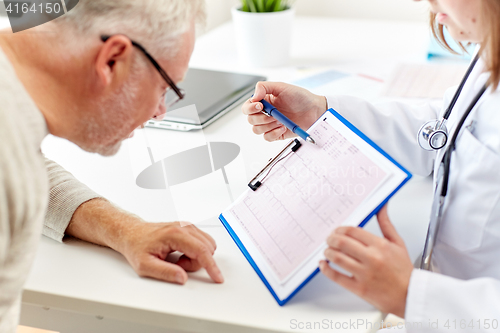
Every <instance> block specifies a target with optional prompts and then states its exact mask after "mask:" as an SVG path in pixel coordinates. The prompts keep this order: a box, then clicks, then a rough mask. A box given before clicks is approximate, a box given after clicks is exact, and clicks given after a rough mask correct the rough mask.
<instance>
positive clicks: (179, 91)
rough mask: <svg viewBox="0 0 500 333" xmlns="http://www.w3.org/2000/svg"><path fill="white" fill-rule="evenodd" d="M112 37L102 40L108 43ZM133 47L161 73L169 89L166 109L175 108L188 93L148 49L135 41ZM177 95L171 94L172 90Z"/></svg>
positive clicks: (105, 36) (166, 94) (102, 37)
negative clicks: (173, 79)
mask: <svg viewBox="0 0 500 333" xmlns="http://www.w3.org/2000/svg"><path fill="white" fill-rule="evenodd" d="M110 38H111V36H108V35H103V36H101V40H102V41H103V42H106V41H107V40H108V39H110ZM130 42H131V43H132V45H133V46H135V47H137V48H138V49H139V50H140V51H141V52H142V53H144V55H145V56H146V58H148V59H149V61H151V63H152V64H153V66H154V67H155V68H156V70H157V71H158V72H159V73H160V75H161V77H162V78H163V79H164V80H165V82H167V84H168V86H169V88H167V90H166V91H165V107H166V108H167V109H168V108H169V107H171V106H173V105H174V104H175V103H177V102H179V101H180V100H181V99H183V98H184V97H185V96H186V92H185V91H184V90H183V89H180V88H179V87H177V85H176V84H175V83H174V81H172V79H171V78H170V77H169V76H168V74H167V72H165V71H164V70H163V68H161V66H160V64H158V62H157V61H156V60H155V59H154V58H153V57H152V56H151V55H150V54H149V53H148V51H146V49H145V48H144V47H143V46H142V45H141V44H139V43H136V42H134V41H133V40H130ZM170 89H172V90H173V92H174V93H175V94H174V93H171V91H172V90H170Z"/></svg>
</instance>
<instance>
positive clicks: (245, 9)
mask: <svg viewBox="0 0 500 333" xmlns="http://www.w3.org/2000/svg"><path fill="white" fill-rule="evenodd" d="M241 10H242V11H243V12H249V11H250V9H249V8H248V2H247V0H241Z"/></svg>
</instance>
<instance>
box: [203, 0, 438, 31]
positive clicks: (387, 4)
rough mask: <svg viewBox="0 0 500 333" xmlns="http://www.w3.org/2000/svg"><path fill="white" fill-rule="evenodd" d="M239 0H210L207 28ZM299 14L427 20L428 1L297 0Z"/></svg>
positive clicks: (227, 15) (227, 14) (221, 20)
mask: <svg viewBox="0 0 500 333" xmlns="http://www.w3.org/2000/svg"><path fill="white" fill-rule="evenodd" d="M238 3H239V1H238V0H207V6H208V27H207V30H210V29H213V28H214V27H216V26H218V25H220V24H222V23H224V22H227V21H229V20H230V19H231V13H230V9H231V7H232V6H235V5H237V4H238ZM292 3H293V6H294V7H295V8H296V10H297V15H308V16H323V17H345V18H365V19H378V20H400V21H408V20H412V21H425V20H427V18H428V17H429V12H428V6H429V5H428V3H427V1H413V0H293V2H292Z"/></svg>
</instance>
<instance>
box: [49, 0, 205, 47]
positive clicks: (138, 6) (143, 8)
mask: <svg viewBox="0 0 500 333" xmlns="http://www.w3.org/2000/svg"><path fill="white" fill-rule="evenodd" d="M205 7H206V6H205V0H80V1H79V2H78V4H77V5H76V7H75V8H74V9H72V10H70V11H69V12H68V13H67V14H65V15H63V16H62V17H60V18H59V19H56V20H54V21H53V22H54V23H55V24H57V25H60V26H61V28H63V30H64V31H67V32H69V36H68V38H69V40H70V41H75V42H78V40H79V42H80V46H83V45H81V44H82V43H81V41H82V40H81V38H75V37H89V38H93V39H94V40H96V41H99V40H100V36H101V35H114V34H123V35H126V36H128V37H129V38H131V39H132V40H134V41H136V42H138V43H140V44H142V45H143V46H144V47H145V48H146V49H147V50H148V51H149V52H151V53H154V54H161V55H163V56H175V52H176V51H177V50H176V46H177V43H178V42H179V41H180V38H179V37H180V36H181V35H182V34H183V33H185V32H187V31H188V29H189V28H190V26H191V24H193V21H194V23H195V24H196V25H197V26H204V25H205V22H206V8H205ZM68 28H69V29H68ZM75 33H76V34H77V35H79V36H74V34H75ZM71 35H72V36H71Z"/></svg>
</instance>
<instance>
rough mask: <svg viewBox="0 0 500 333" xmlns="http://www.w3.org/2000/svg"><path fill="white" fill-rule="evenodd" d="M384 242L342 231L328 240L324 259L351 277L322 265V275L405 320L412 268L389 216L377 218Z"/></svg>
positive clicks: (357, 231)
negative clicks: (348, 273)
mask: <svg viewBox="0 0 500 333" xmlns="http://www.w3.org/2000/svg"><path fill="white" fill-rule="evenodd" d="M377 219H378V223H379V225H380V229H381V230H382V233H383V235H384V238H380V237H377V236H375V235H373V234H371V233H369V232H368V231H366V230H364V229H362V228H357V227H339V228H337V229H336V230H335V231H334V232H333V233H332V234H331V235H330V236H329V237H328V240H327V244H328V246H329V247H328V248H327V249H326V250H325V257H326V259H327V260H329V261H330V262H332V263H334V264H336V265H338V266H339V267H341V268H343V269H345V270H346V271H348V272H350V273H351V274H352V276H351V277H349V276H347V275H345V274H342V273H340V272H338V271H336V270H334V269H332V268H331V267H330V265H329V264H328V262H327V261H325V260H322V261H321V262H320V269H321V272H322V273H323V274H324V275H326V276H327V277H328V278H329V279H331V280H332V281H334V282H336V283H338V284H339V285H341V286H342V287H344V288H346V289H348V290H350V291H351V292H353V293H354V294H356V295H358V296H360V297H361V298H363V299H364V300H366V301H367V302H369V303H371V304H372V305H374V306H375V307H377V308H378V309H379V310H381V311H382V312H384V313H393V314H395V315H397V316H399V317H402V318H404V314H405V308H406V295H407V292H408V285H409V283H410V277H411V274H412V271H413V264H412V261H411V259H410V257H409V255H408V251H407V250H406V247H405V244H404V242H403V239H401V237H400V236H399V235H398V233H397V232H396V229H395V228H394V226H393V225H392V224H391V221H390V220H389V216H388V215H387V206H385V207H383V208H382V209H381V210H380V212H379V213H378V214H377Z"/></svg>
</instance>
